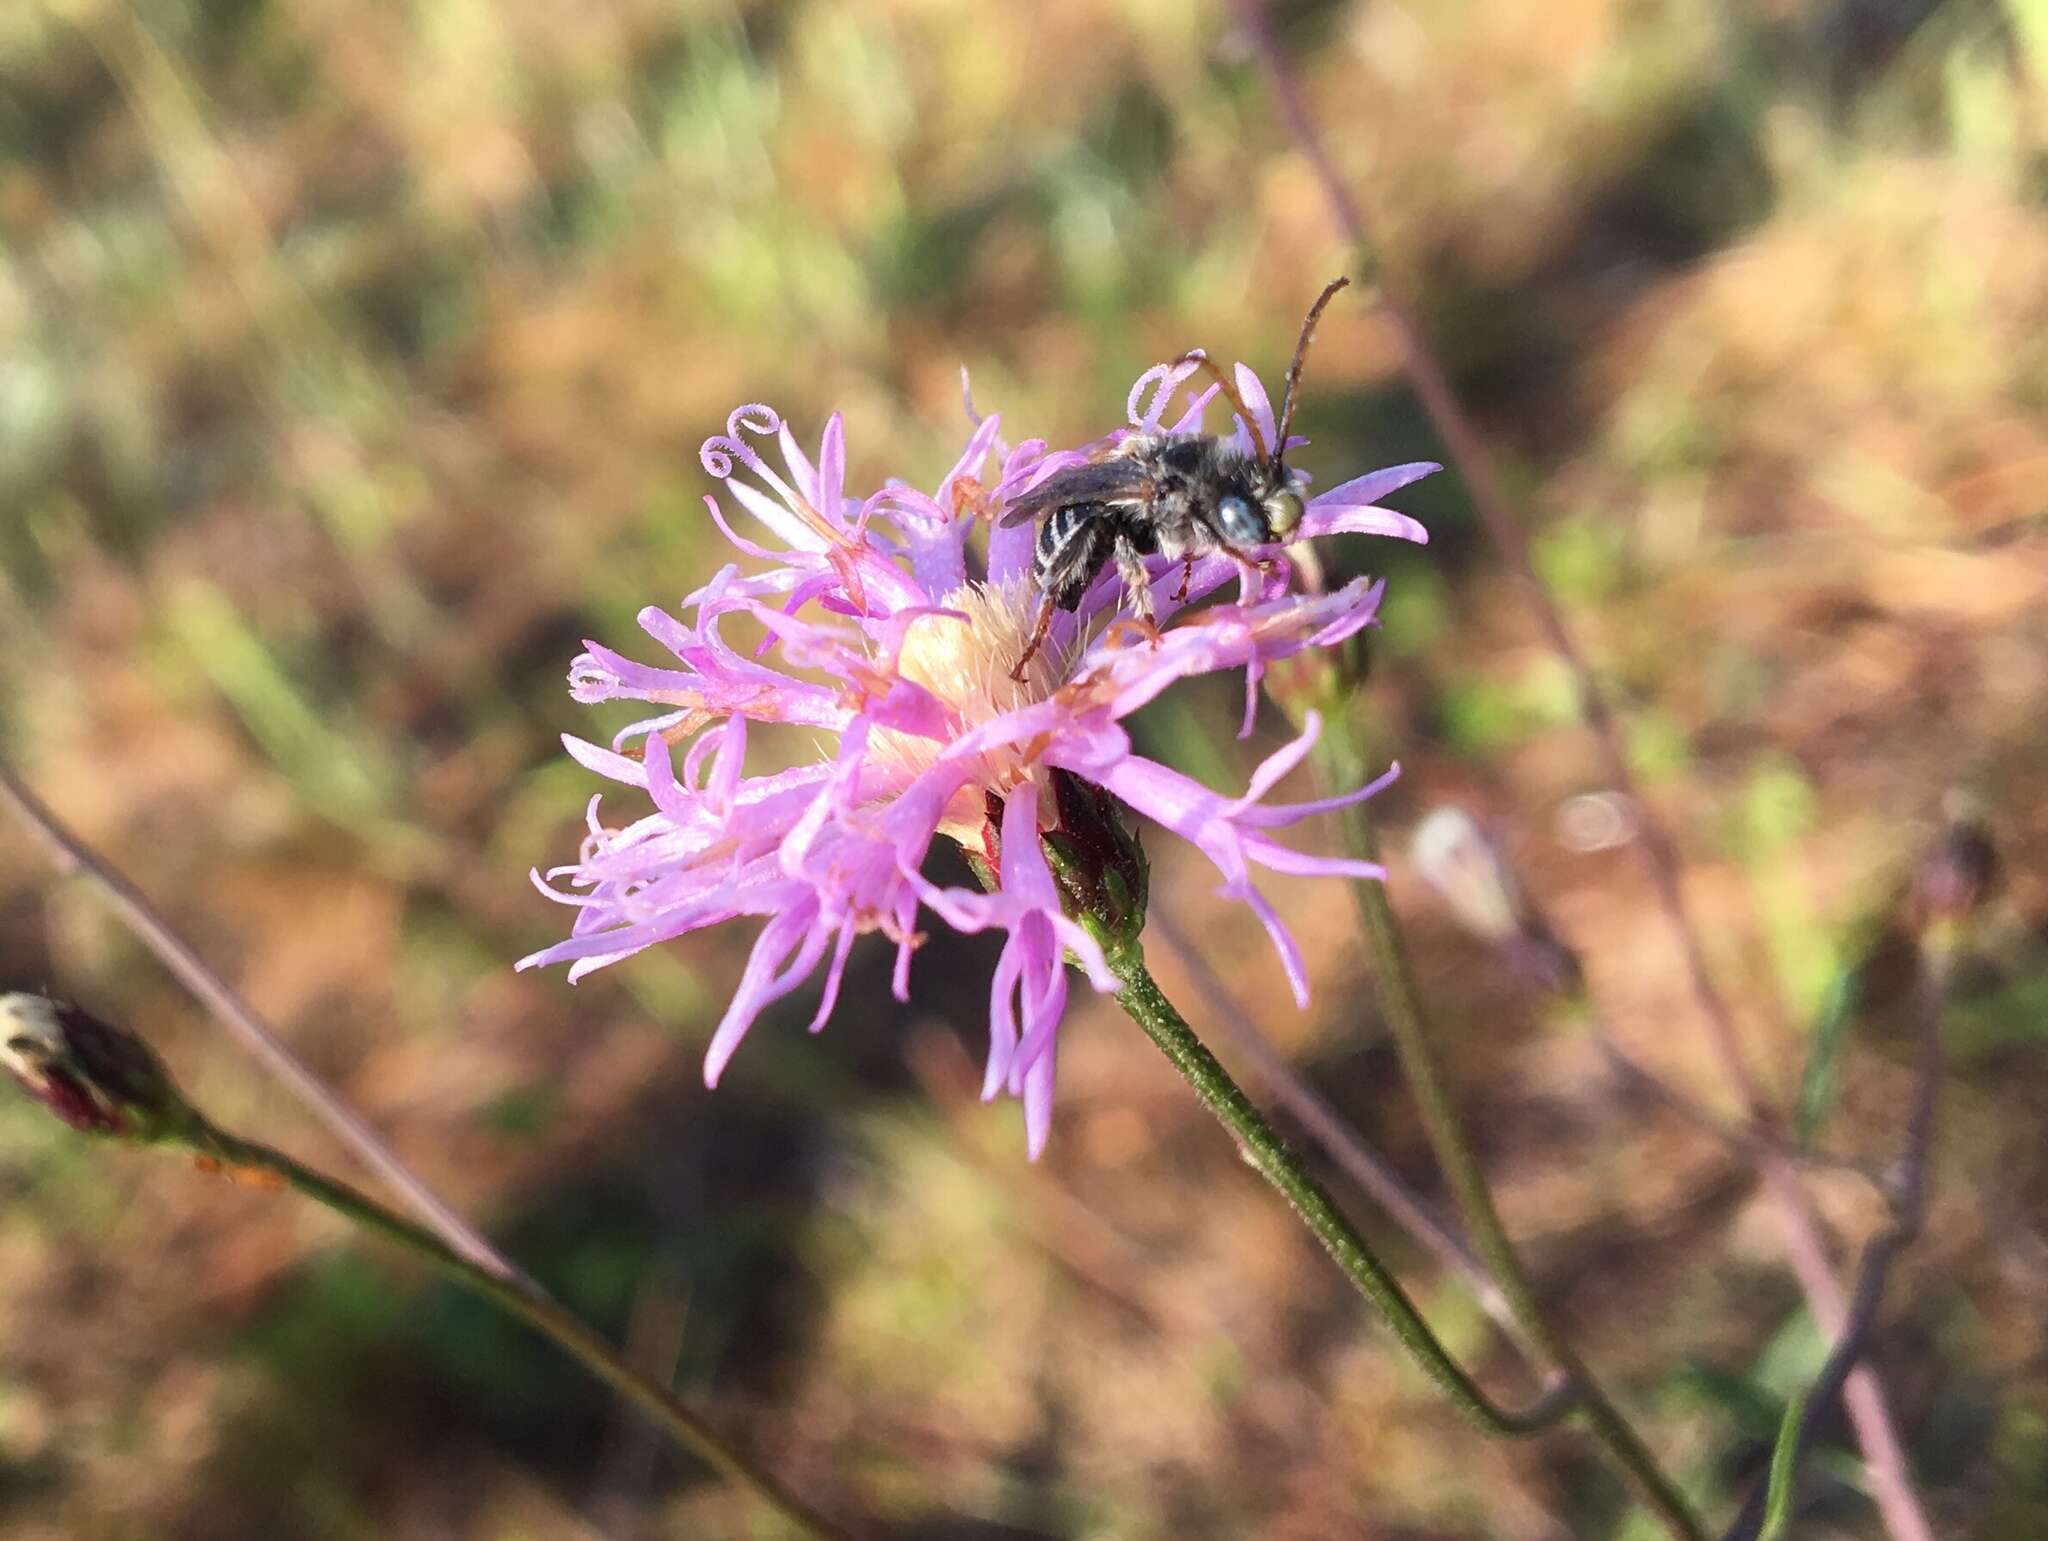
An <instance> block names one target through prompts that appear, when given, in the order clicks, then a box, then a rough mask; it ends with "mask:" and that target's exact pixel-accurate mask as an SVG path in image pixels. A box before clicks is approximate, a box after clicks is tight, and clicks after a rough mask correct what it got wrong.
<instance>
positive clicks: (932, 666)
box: [868, 579, 1069, 849]
mask: <svg viewBox="0 0 2048 1541" xmlns="http://www.w3.org/2000/svg"><path fill="white" fill-rule="evenodd" d="M939 604H940V606H941V607H943V608H944V609H947V610H952V611H957V612H958V615H926V616H920V617H919V618H918V619H917V620H915V621H913V622H912V623H911V625H910V629H909V631H908V632H907V633H906V634H905V636H904V639H903V650H902V652H901V653H900V654H898V655H897V660H896V672H897V673H898V674H900V675H901V676H902V677H903V678H904V679H907V680H910V681H912V682H914V683H916V684H919V685H922V686H923V687H924V688H925V689H926V690H929V691H930V692H931V693H932V694H933V695H934V696H936V697H938V699H939V700H940V701H942V702H944V703H945V705H946V707H947V708H948V709H949V710H950V711H951V712H952V714H953V717H954V720H955V722H956V723H957V725H958V727H959V730H960V731H961V732H963V733H965V732H967V731H969V730H970V729H973V728H977V727H980V726H981V725H982V724H983V723H986V722H990V721H993V720H994V719H995V718H997V717H1000V716H1002V715H1003V714H1004V713H1005V712H1014V711H1016V710H1018V709H1019V708H1021V707H1026V706H1030V705H1032V704H1033V703H1035V702H1038V701H1043V700H1045V699H1046V698H1047V697H1048V696H1050V695H1051V694H1052V693H1053V692H1054V691H1056V690H1058V689H1059V688H1060V686H1061V685H1063V684H1065V683H1066V681H1067V670H1068V667H1069V660H1068V658H1067V657H1066V655H1065V654H1064V653H1063V652H1062V651H1061V649H1059V648H1058V647H1056V646H1054V644H1053V643H1052V641H1051V639H1050V638H1048V639H1047V641H1046V644H1045V645H1044V646H1043V647H1041V648H1040V649H1039V650H1038V651H1037V652H1036V653H1034V654H1032V656H1031V659H1030V661H1029V662H1028V663H1026V664H1025V666H1024V678H1023V679H1021V680H1015V679H1012V678H1011V677H1010V671H1011V670H1013V669H1015V668H1016V667H1017V660H1018V659H1019V658H1020V657H1022V656H1023V654H1024V649H1025V647H1026V646H1027V645H1028V644H1029V643H1030V640H1031V632H1032V628H1033V626H1034V625H1035V624H1036V622H1037V620H1038V606H1039V595H1038V591H1037V590H1036V589H1034V588H1033V587H1032V586H1031V585H1030V583H1029V582H1027V581H1025V580H1023V579H1016V580H1013V581H1012V582H1009V583H1006V584H1002V585H1000V586H990V585H986V584H980V583H969V584H966V585H963V586H962V587H960V588H957V589H955V590H953V592H952V593H950V594H948V595H947V596H946V597H945V598H944V599H942V600H940V601H939ZM961 615H964V616H966V617H967V619H966V620H964V621H963V620H961V619H959V616H961ZM944 747H945V746H944V745H943V744H940V743H938V742H937V741H935V740H933V739H928V738H919V737H917V736H916V735H914V734H909V733H899V732H895V731H893V730H891V729H888V728H877V729H875V731H874V733H873V734H872V735H871V736H870V738H869V740H868V753H869V757H870V758H871V759H872V760H874V761H876V762H878V763H880V764H884V765H897V766H901V767H902V768H903V770H904V772H905V773H906V777H908V776H915V775H917V774H918V773H919V772H921V771H923V770H925V769H927V768H929V767H930V766H931V765H932V764H933V763H934V762H935V761H936V760H937V759H938V756H939V752H940V751H941V750H942V749H943V748H944ZM1029 749H1030V746H1029V745H1023V744H1017V745H1010V746H1007V747H1004V748H1001V749H995V750H991V751H989V752H988V753H987V754H985V755H983V756H982V757H981V759H980V761H979V762H978V764H977V774H976V776H975V778H974V780H973V781H970V782H969V783H968V784H967V785H966V786H964V787H962V788H961V789H960V790H959V791H958V792H957V793H955V794H954V796H953V800H952V802H950V803H949V804H947V806H946V811H945V815H944V817H943V818H942V819H941V820H940V823H939V830H940V833H942V834H947V835H951V836H952V837H953V838H954V839H955V840H957V841H959V842H960V843H961V844H962V845H966V846H969V847H971V848H975V849H979V848H980V845H981V831H982V825H983V823H984V822H985V821H986V819H987V817H988V809H987V794H988V793H989V792H995V793H998V794H1001V793H1006V792H1008V791H1009V790H1010V789H1011V788H1012V787H1014V786H1016V785H1017V784H1018V783H1019V782H1021V781H1025V780H1028V779H1030V777H1031V755H1030V753H1029ZM1040 804H1041V807H1040V813H1039V823H1040V825H1041V826H1042V827H1047V828H1049V827H1050V826H1051V824H1052V805H1051V798H1050V795H1049V792H1047V791H1044V790H1042V791H1041V793H1040Z"/></svg>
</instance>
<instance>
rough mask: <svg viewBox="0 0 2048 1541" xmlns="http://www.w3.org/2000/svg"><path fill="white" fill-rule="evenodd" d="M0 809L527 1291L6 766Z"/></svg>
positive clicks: (484, 1263)
mask: <svg viewBox="0 0 2048 1541" xmlns="http://www.w3.org/2000/svg"><path fill="white" fill-rule="evenodd" d="M0 807H4V808H6V809H7V810H8V811H10V812H11V813H13V814H14V816H15V817H16V818H17V819H19V820H20V821H21V823H22V824H23V826H24V827H26V828H27V829H28V831H29V832H30V833H31V834H32V835H34V836H35V838H36V841H37V843H38V844H40V845H41V846H42V848H43V851H44V853H45V854H46V855H47V856H48V857H49V859H50V865H51V866H53V867H55V868H56V869H57V870H58V871H59V872H60V873H63V874H65V875H66V876H74V875H75V876H79V877H83V878H85V879H86V880H87V881H88V882H90V883H91V884H92V885H93V887H94V888H96V889H97V890H98V891H99V893H100V897H101V898H102V899H104V900H105V902H106V904H107V907H108V908H109V909H111V910H112V911H113V912H114V915H115V916H116V918H118V919H119V920H120V922H121V924H122V925H124V926H126V927H127V928H128V930H129V932H130V933H131V934H132V935H133V936H134V937H135V938H136V939H137V940H138V941H140V942H141V943H142V945H143V946H145V947H147V948H148V949H149V950H150V951H151V952H152V953H154V954H156V957H157V959H158V961H159V962H161V963H162V964H163V965H164V967H165V968H167V969H169V970H170V971H171V973H172V974H173V975H174V976H176V978H177V980H178V982H179V983H180V984H182V985H183V986H184V987H185V988H186V989H187V990H190V991H191V992H192V994H193V995H194V996H196V997H197V998H198V999H199V1001H200V1002H201V1004H203V1005H204V1006H205V1007H206V1009H207V1010H208V1011H210V1012H211V1013H212V1014H213V1018H214V1020H215V1021H217V1022H219V1023H220V1024H221V1026H222V1027H224V1028H226V1029H227V1030H228V1032H229V1034H230V1035H231V1036H232V1037H233V1038H234V1039H235V1041H236V1042H238V1043H239V1044H241V1046H242V1047H243V1048H244V1049H246V1050H247V1051H248V1052H249V1054H250V1055H251V1056H252V1057H253V1058H254V1059H255V1060H256V1062H257V1063H258V1064H260V1065H261V1066H262V1067H263V1068H264V1069H265V1070H267V1071H269V1072H270V1073H271V1074H272V1075H273V1076H275V1077H276V1078H277V1079H278V1080H279V1081H280V1082H281V1083H282V1084H283V1085H284V1088H285V1090H287V1091H289V1092H290V1093H291V1094H292V1095H293V1096H294V1097H296V1098H298V1099H299V1101H300V1102H301V1103H302V1104H303V1105H304V1106H305V1107H306V1109H307V1110H308V1111H309V1112H311V1113H312V1114H313V1115H314V1117H316V1118H318V1119H319V1120H320V1122H321V1123H323V1124H325V1125H326V1126H327V1128H328V1129H329V1130H330V1131H331V1132H332V1133H333V1134H334V1136H335V1137H336V1138H337V1139H339V1140H340V1141H341V1142H342V1144H344V1145H345V1146H347V1147H348V1148H349V1149H350V1150H351V1151H353V1152H354V1153H355V1154H356V1156H357V1157H358V1158H359V1159H360V1160H361V1161H362V1162H363V1164H364V1165H365V1166H367V1167H369V1168H370V1170H371V1171H373V1172H375V1173H377V1175H378V1176H380V1177H382V1178H383V1179H384V1180H385V1181H386V1182H387V1183H389V1184H390V1185H391V1188H392V1191H393V1192H395V1193H397V1194H398V1195H399V1196H400V1197H402V1198H403V1199H404V1200H405V1202H406V1205H407V1206H408V1207H409V1208H410V1209H411V1210H412V1211H413V1213H414V1214H416V1215H418V1216H419V1217H420V1219H421V1220H423V1221H425V1222H426V1224H427V1225H429V1226H430V1227H432V1228H433V1230H434V1232H435V1234H437V1235H438V1236H439V1237H440V1238H441V1239H442V1240H443V1241H445V1242H446V1243H447V1244H448V1245H449V1246H450V1247H452V1248H453V1249H454V1250H455V1251H456V1252H458V1253H460V1254H461V1255H462V1256H463V1257H464V1258H465V1259H466V1260H468V1261H469V1262H470V1263H472V1264H474V1265H475V1266H476V1267H477V1268H480V1269H482V1270H483V1271H484V1272H485V1273H489V1274H492V1275H494V1276H496V1277H497V1278H498V1279H500V1280H502V1281H504V1282H506V1283H510V1284H531V1282H532V1281H531V1280H528V1279H526V1278H525V1277H524V1276H523V1275H522V1274H521V1273H520V1271H519V1270H518V1268H517V1267H515V1266H514V1265H513V1264H512V1262H511V1261H510V1260H509V1259H507V1258H506V1257H505V1256H504V1255H503V1254H501V1253H500V1252H499V1251H498V1250H497V1249H496V1248H494V1247H493V1246H492V1245H491V1244H490V1243H489V1242H488V1241H486V1240H485V1239H484V1237H483V1235H482V1234H481V1233H480V1232H478V1230H477V1229H476V1228H475V1227H474V1226H472V1225H471V1224H470V1223H469V1222H468V1221H466V1220H464V1219H463V1218H462V1216H460V1215H459V1214H457V1213H456V1212H455V1211H454V1209H452V1208H451V1207H450V1206H449V1205H448V1203H447V1201H446V1200H444V1199H442V1198H441V1197H440V1196H439V1195H438V1194H436V1193H435V1192H434V1191H433V1190H432V1189H431V1188H429V1187H428V1186H427V1185H426V1183H425V1182H424V1181H423V1180H421V1178H420V1177H419V1176H418V1175H417V1174H416V1173H414V1172H413V1170H412V1169H411V1168H410V1167H408V1166H407V1165H406V1164H405V1163H404V1162H403V1161H401V1160H400V1159H399V1158H398V1156H397V1154H396V1153H395V1152H394V1151H393V1150H392V1149H391V1147H390V1146H389V1145H386V1144H385V1143H384V1141H383V1140H382V1139H381V1138H380V1137H379V1136H378V1134H377V1131H376V1130H374V1129H372V1128H371V1127H370V1125H369V1122H368V1120H366V1119H365V1118H364V1117H363V1116H362V1114H360V1113H358V1112H357V1111H356V1110H355V1109H354V1108H353V1107H351V1106H349V1104H348V1103H347V1102H345V1101H343V1100H342V1098H341V1097H340V1096H339V1095H338V1094H337V1093H336V1092H335V1091H334V1090H333V1089H332V1088H331V1087H329V1086H328V1085H327V1083H326V1082H324V1081H322V1080H321V1079H320V1077H319V1076H318V1075H316V1074H314V1072H313V1068H312V1067H311V1066H310V1065H308V1064H307V1063H306V1062H305V1061H304V1060H303V1059H301V1058H300V1057H299V1056H298V1055H297V1054H296V1053H294V1052H293V1051H292V1048H291V1046H290V1045H289V1044H287V1043H286V1042H285V1041H284V1040H283V1039H282V1038H280V1037H278V1035H277V1034H276V1033H275V1032H274V1031H272V1030H271V1028H270V1025H269V1024H268V1023H266V1022H265V1021H264V1020H263V1018H262V1017H260V1016H258V1015H257V1014H256V1010H255V1008H254V1007H252V1006H251V1005H250V1004H249V1003H248V1002H247V1001H245V1000H243V999H242V997H241V995H240V994H239V993H238V992H237V991H236V990H235V989H234V988H233V987H232V986H230V985H229V984H228V982H227V981H226V980H225V979H223V978H221V976H220V975H219V974H218V973H217V972H215V971H214V969H213V967H212V966H211V965H210V964H208V963H207V961H206V960H205V959H204V958H202V957H200V956H199V954H198V952H197V951H195V950H194V949H193V948H192V946H191V945H190V944H189V943H188V942H186V941H185V939H184V938H183V937H182V936H180V935H179V934H178V933H177V932H176V931H175V930H173V929H172V927H171V923H170V922H169V921H168V920H166V919H165V918H164V916H163V912H162V911H161V910H159V909H158V908H157V907H156V906H155V905H153V904H151V903H150V901H149V899H148V898H147V897H146V896H145V895H144V894H143V892H142V890H141V889H139V888H137V887H136V886H135V884H134V883H132V882H130V881H129V880H128V878H127V877H125V876H124V875H123V874H122V873H121V872H120V871H119V869H117V868H116V867H115V866H114V865H113V863H111V862H109V861H108V860H107V859H106V858H105V857H103V856H101V855H100V854H99V853H98V852H97V851H95V850H93V848H92V847H91V846H89V845H87V844H86V843H85V842H84V841H83V840H81V839H80V838H79V837H78V836H77V835H75V834H74V833H72V831H71V830H70V829H68V828H67V827H66V826H65V825H64V823H63V822H62V821H61V820H60V819H58V817H57V816H56V814H54V813H52V812H51V811H50V810H49V808H48V807H46V806H45V805H44V804H43V802H42V800H41V799H39V798H38V797H37V796H36V795H35V794H34V793H33V792H31V791H30V790H29V789H28V787H27V785H26V784H25V783H24V782H23V781H22V780H21V779H20V777H18V776H16V775H15V773H14V772H13V770H12V769H10V768H9V767H8V766H7V765H6V764H5V763H0Z"/></svg>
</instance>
